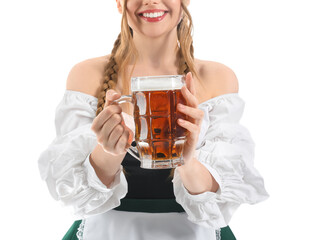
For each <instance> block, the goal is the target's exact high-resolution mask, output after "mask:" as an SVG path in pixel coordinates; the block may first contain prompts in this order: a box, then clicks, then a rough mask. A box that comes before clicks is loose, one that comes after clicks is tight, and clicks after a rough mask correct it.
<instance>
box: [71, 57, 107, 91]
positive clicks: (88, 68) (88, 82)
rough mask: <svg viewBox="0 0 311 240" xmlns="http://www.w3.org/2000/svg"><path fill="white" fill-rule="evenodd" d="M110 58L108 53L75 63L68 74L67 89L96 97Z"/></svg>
mask: <svg viewBox="0 0 311 240" xmlns="http://www.w3.org/2000/svg"><path fill="white" fill-rule="evenodd" d="M108 59H109V55H106V56H101V57H95V58H90V59H86V60H84V61H81V62H78V63H77V64H75V65H74V66H73V67H72V68H71V70H70V72H69V74H68V77H67V82H66V89H68V90H73V91H79V92H83V93H86V94H89V95H92V96H94V97H96V96H97V92H98V90H99V87H100V83H101V79H102V76H103V71H104V67H105V65H106V64H107V62H108Z"/></svg>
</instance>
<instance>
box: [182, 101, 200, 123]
mask: <svg viewBox="0 0 311 240" xmlns="http://www.w3.org/2000/svg"><path fill="white" fill-rule="evenodd" d="M177 109H178V111H180V112H181V113H184V114H186V115H187V116H189V117H191V118H192V119H194V120H197V121H199V122H201V121H202V119H203V117H204V112H203V111H202V110H201V109H198V108H193V107H189V106H186V105H183V104H181V103H179V104H178V105H177Z"/></svg>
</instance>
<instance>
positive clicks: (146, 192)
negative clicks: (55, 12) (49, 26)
mask: <svg viewBox="0 0 311 240" xmlns="http://www.w3.org/2000/svg"><path fill="white" fill-rule="evenodd" d="M116 2H117V7H118V11H119V12H120V13H121V14H122V24H121V33H120V35H119V37H118V39H117V40H116V42H115V44H114V48H113V50H112V52H111V54H110V55H108V56H104V57H98V58H94V59H88V60H86V61H83V62H81V63H78V64H77V65H75V66H74V67H73V68H72V70H71V71H70V73H69V76H68V80H67V87H66V88H67V89H66V91H65V94H64V97H63V99H62V101H61V102H60V103H59V105H58V107H57V109H56V118H55V125H56V134H57V137H56V139H55V140H54V141H53V142H52V143H51V145H50V146H49V147H48V149H46V150H45V151H44V152H43V153H42V154H41V156H40V159H39V168H40V172H41V176H42V178H43V179H44V180H45V181H46V182H47V185H48V188H49V190H50V192H51V194H52V196H53V197H54V198H55V199H57V200H61V201H62V202H63V203H64V204H66V205H71V206H73V207H74V212H75V214H76V215H77V216H78V217H79V218H80V219H82V221H81V220H80V221H76V222H75V223H74V224H73V226H72V227H71V229H70V230H69V231H68V232H67V234H66V235H65V237H64V239H76V238H79V239H94V240H95V239H129V240H131V239H133V240H134V239H135V240H137V239H159V238H163V239H184V240H187V239H199V240H201V239H202V240H203V239H211V240H212V239H235V237H234V235H233V233H232V232H231V230H230V228H229V227H228V223H229V221H230V219H231V217H232V214H233V212H234V211H235V210H236V209H237V207H238V206H239V205H240V204H241V203H251V204H253V203H257V202H259V201H262V200H264V199H266V198H267V197H268V194H267V193H266V191H265V189H264V184H263V179H262V177H261V176H260V174H259V173H258V172H257V170H256V169H255V168H254V166H253V150H254V143H253V140H252V138H251V136H250V134H249V132H248V131H247V129H246V128H244V127H243V126H241V125H240V124H239V120H240V118H241V116H242V113H243V109H244V101H243V100H242V99H241V98H240V97H239V94H238V80H237V78H236V76H235V74H234V73H233V72H232V70H231V69H229V68H228V67H226V66H225V65H223V64H220V63H216V62H211V61H203V60H198V59H195V58H194V56H193V46H192V37H191V30H192V20H191V16H190V13H189V12H188V10H187V6H188V5H189V2H190V1H187V0H174V1H172V0H154V1H151V0H124V1H122V0H117V1H116ZM177 74H185V75H186V87H183V88H182V94H183V96H184V97H185V99H186V101H187V104H186V105H179V106H178V110H179V111H181V112H183V113H184V114H186V115H187V116H188V117H189V119H188V121H186V120H184V121H182V120H180V119H179V120H178V124H179V125H180V126H182V127H184V128H185V129H187V130H188V131H189V135H188V137H187V141H186V144H185V148H184V153H183V156H184V161H185V164H184V165H183V166H180V167H178V168H176V171H175V170H174V169H172V170H170V169H169V170H147V169H141V168H140V167H139V163H138V161H137V160H135V159H134V158H133V157H132V156H131V155H129V154H128V153H127V150H128V148H129V146H130V144H132V139H133V131H134V129H133V127H132V122H133V118H132V115H133V114H132V113H133V108H132V106H130V105H127V106H120V105H116V104H113V101H114V100H117V99H118V98H120V96H121V94H129V93H130V88H129V82H130V77H132V76H157V75H177ZM168 179H169V181H168ZM172 179H173V180H172ZM151 186H153V187H151Z"/></svg>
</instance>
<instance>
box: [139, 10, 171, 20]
mask: <svg viewBox="0 0 311 240" xmlns="http://www.w3.org/2000/svg"><path fill="white" fill-rule="evenodd" d="M166 13H168V11H163V12H154V13H140V14H138V15H139V16H141V17H145V18H158V17H162V16H163V15H164V14H166Z"/></svg>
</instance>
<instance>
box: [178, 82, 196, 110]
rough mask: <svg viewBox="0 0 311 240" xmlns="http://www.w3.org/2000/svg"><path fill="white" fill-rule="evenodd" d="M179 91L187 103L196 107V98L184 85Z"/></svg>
mask: <svg viewBox="0 0 311 240" xmlns="http://www.w3.org/2000/svg"><path fill="white" fill-rule="evenodd" d="M181 93H182V95H183V96H184V98H185V99H186V101H187V104H188V105H189V106H191V107H194V108H197V107H198V100H197V98H196V97H195V96H194V95H193V94H192V93H191V92H190V91H189V90H188V88H187V87H186V86H183V87H182V88H181Z"/></svg>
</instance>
